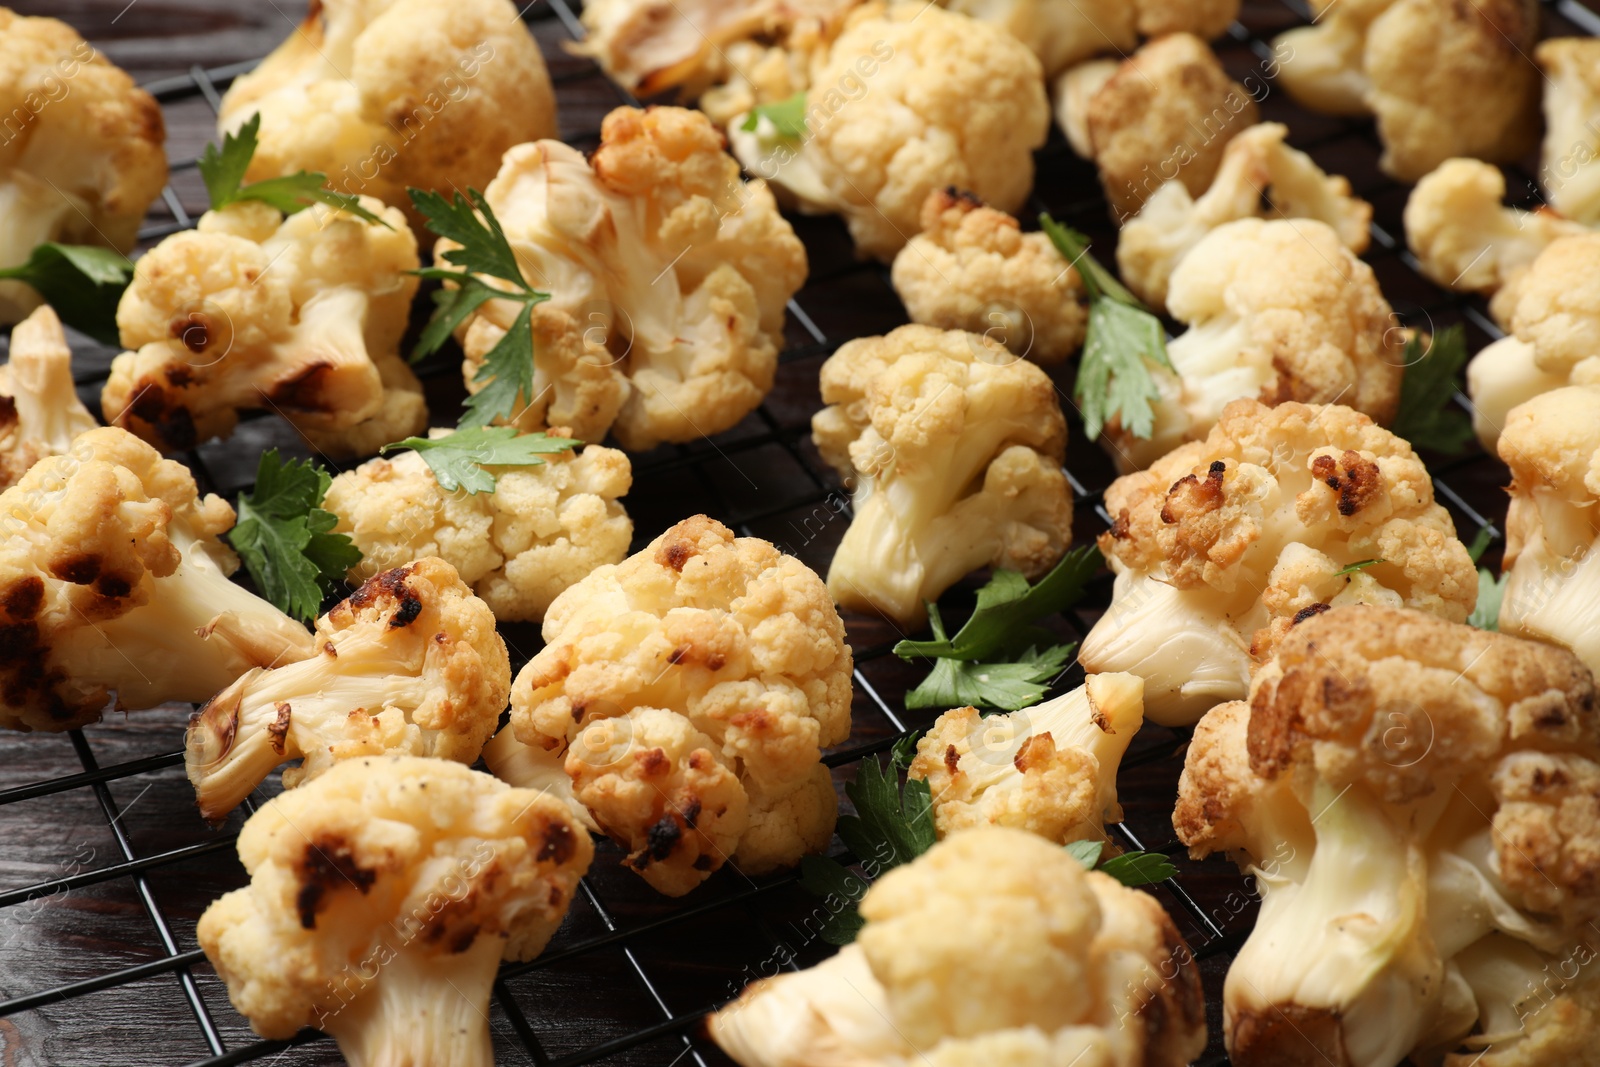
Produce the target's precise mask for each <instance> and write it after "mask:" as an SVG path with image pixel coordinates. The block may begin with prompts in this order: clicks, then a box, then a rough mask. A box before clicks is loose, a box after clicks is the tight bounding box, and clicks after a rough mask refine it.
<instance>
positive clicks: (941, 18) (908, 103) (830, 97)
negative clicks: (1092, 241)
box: [728, 3, 1050, 263]
mask: <svg viewBox="0 0 1600 1067" xmlns="http://www.w3.org/2000/svg"><path fill="white" fill-rule="evenodd" d="M813 84H814V85H816V86H818V87H819V90H818V91H814V92H812V93H811V94H810V95H809V96H808V98H807V105H806V133H805V136H804V137H802V138H800V139H799V140H798V141H796V140H793V139H788V138H785V137H783V136H782V135H781V133H780V132H779V131H777V130H776V128H775V127H774V126H773V124H772V123H771V122H770V121H763V122H761V123H759V124H758V125H757V128H756V129H755V130H754V131H748V132H747V131H745V130H743V129H741V127H742V126H743V122H742V121H739V122H733V123H731V124H730V125H729V127H728V136H729V138H730V139H731V141H732V142H733V148H734V152H735V153H736V154H737V155H738V157H739V160H740V162H742V163H743V164H744V165H745V167H746V169H748V170H749V171H750V172H751V173H752V174H759V175H761V176H762V177H765V178H768V179H770V180H771V181H772V182H773V183H774V184H776V185H777V186H779V188H781V189H784V190H787V191H788V193H790V194H792V195H793V196H794V197H795V198H796V199H798V201H799V203H800V206H801V208H802V210H805V211H810V212H817V213H834V214H839V215H843V216H844V220H845V223H846V225H848V226H849V228H850V236H851V237H852V238H854V239H855V243H856V251H857V252H858V253H859V254H860V255H862V256H863V257H872V258H875V259H879V260H882V261H884V262H886V263H887V262H889V261H890V260H892V259H893V258H894V255H895V253H896V252H898V251H900V249H901V247H903V246H904V245H905V243H906V241H907V239H909V238H910V237H911V236H912V235H914V234H915V233H916V232H917V230H918V228H919V226H920V221H921V213H922V205H923V203H924V202H925V201H926V200H927V198H928V194H929V193H930V192H933V191H934V190H935V189H942V188H945V187H947V186H952V185H953V186H956V187H957V188H960V189H968V190H971V191H972V193H973V194H974V195H976V196H978V197H979V198H981V199H982V200H983V201H984V202H985V203H987V204H992V205H993V206H994V207H996V208H998V209H999V210H1001V211H1005V212H1011V213H1014V212H1016V211H1017V210H1018V209H1019V208H1021V207H1022V203H1023V201H1024V200H1025V199H1027V196H1028V193H1029V191H1030V190H1031V189H1032V188H1033V150H1034V149H1035V148H1038V147H1039V146H1040V145H1042V144H1044V141H1045V135H1046V133H1047V132H1048V130H1049V126H1050V107H1049V103H1048V101H1047V100H1046V99H1045V93H1044V85H1043V81H1042V76H1041V73H1040V69H1039V61H1038V59H1036V58H1035V57H1034V55H1033V53H1031V52H1029V51H1028V49H1027V47H1026V46H1025V45H1023V44H1022V43H1021V42H1020V41H1018V40H1017V39H1016V38H1015V37H1013V36H1011V35H1010V34H1009V33H1007V32H1006V31H1005V30H1003V29H1001V28H999V27H998V26H994V25H991V24H989V23H987V22H979V21H975V20H973V19H970V18H967V17H966V16H965V15H959V14H954V13H951V12H949V11H945V10H944V9H942V8H938V7H932V6H929V5H928V4H922V3H900V4H895V5H894V6H892V7H890V8H889V9H888V10H886V11H885V10H884V9H883V8H882V7H881V5H876V4H869V5H867V6H865V7H863V8H861V9H859V10H858V11H857V12H856V13H855V14H854V15H853V16H852V18H851V21H850V23H849V25H848V27H847V28H846V29H845V30H844V32H843V33H841V34H840V36H839V39H838V40H837V41H835V42H834V44H833V47H832V48H831V49H830V50H829V52H828V57H827V59H826V61H825V62H824V63H823V64H822V65H821V66H820V68H819V69H818V70H817V72H816V75H815V78H814V79H813ZM822 87H826V91H822ZM857 87H859V88H857Z"/></svg>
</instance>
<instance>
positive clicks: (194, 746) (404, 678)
mask: <svg viewBox="0 0 1600 1067" xmlns="http://www.w3.org/2000/svg"><path fill="white" fill-rule="evenodd" d="M510 689H511V664H510V661H509V659H508V657H507V654H506V644H505V642H504V641H502V640H501V639H500V635H499V634H497V633H495V629H494V616H493V615H492V614H490V612H489V609H488V608H487V607H486V606H485V605H484V603H483V601H481V600H479V599H478V598H477V597H475V596H473V595H472V591H471V590H470V589H468V588H467V586H466V585H465V584H463V583H462V581H461V579H460V578H459V577H458V576H457V575H456V572H455V570H454V569H453V568H452V567H451V566H450V564H448V563H446V562H445V561H444V560H442V559H435V558H431V557H428V558H423V559H419V560H417V561H416V562H415V563H409V564H407V565H406V566H404V567H397V568H395V569H394V570H390V571H385V572H383V573H382V574H379V575H377V576H376V577H374V578H371V579H369V580H368V581H366V582H365V583H363V584H362V586H361V588H359V589H357V590H356V591H355V592H354V593H352V594H350V596H349V597H348V598H347V599H345V600H342V601H340V602H339V603H338V604H336V605H335V606H334V607H333V608H332V609H331V610H330V611H329V612H328V613H327V614H326V615H324V616H322V618H320V619H318V620H317V633H316V654H315V655H313V656H311V657H310V658H309V659H304V660H301V661H299V662H298V663H290V664H287V665H286V666H282V667H276V668H269V669H256V670H253V671H249V672H248V673H246V674H243V675H241V676H240V678H239V679H238V681H236V682H234V683H233V684H232V685H230V686H228V687H227V688H226V689H224V690H222V691H221V692H220V693H218V694H217V695H216V696H214V697H212V698H211V700H210V702H208V703H207V704H206V706H205V707H203V708H201V709H200V711H199V713H198V714H196V715H195V717H194V718H193V719H192V720H191V721H190V723H189V734H188V739H187V744H186V751H185V753H184V763H185V764H186V765H187V767H188V771H189V781H190V782H192V783H193V784H194V788H195V794H196V797H197V799H198V800H199V803H200V814H201V815H203V816H205V817H206V818H207V819H209V820H211V821H212V822H218V821H220V820H221V819H222V818H223V817H224V816H225V815H227V814H228V812H230V811H232V810H233V809H234V808H236V807H238V806H239V804H240V803H242V802H243V801H244V799H245V797H247V796H249V795H250V793H251V792H252V791H253V790H254V789H255V788H256V786H258V785H260V784H261V781H262V779H264V778H266V776H267V775H268V774H270V773H272V770H273V768H275V767H277V766H278V765H279V764H281V763H283V762H284V761H286V760H294V759H298V760H301V763H300V765H299V766H298V767H291V768H289V769H287V770H285V771H284V772H283V784H284V785H285V786H286V787H288V788H291V789H292V788H293V787H295V786H297V785H300V784H301V783H303V782H308V781H310V780H311V779H313V778H315V777H317V776H318V775H320V774H323V773H325V772H326V771H327V770H328V768H329V767H332V766H333V765H334V764H335V763H337V762H338V761H340V760H346V759H350V758H352V757H355V756H376V755H384V754H393V755H412V756H437V757H438V758H440V759H447V760H455V761H457V762H458V763H471V762H472V761H473V760H475V759H477V758H478V753H479V752H481V751H482V749H483V745H484V742H486V741H488V740H489V735H490V734H492V733H494V728H495V725H496V723H497V722H499V719H500V712H502V711H504V710H505V706H506V695H507V694H508V693H509V692H510Z"/></svg>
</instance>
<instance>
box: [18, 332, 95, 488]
mask: <svg viewBox="0 0 1600 1067" xmlns="http://www.w3.org/2000/svg"><path fill="white" fill-rule="evenodd" d="M96 425H98V424H97V423H96V422H95V421H94V416H93V415H91V414H89V409H88V408H86V407H84V406H83V401H81V400H79V399H78V390H77V386H76V385H75V384H74V383H73V381H72V350H71V349H70V348H68V347H67V335H66V333H65V332H63V331H62V329H61V320H60V319H59V318H57V317H56V313H55V312H54V311H52V310H51V309H50V307H49V306H47V305H41V306H40V307H39V308H37V309H36V310H35V311H34V312H33V314H31V315H29V316H28V317H27V318H26V319H24V320H23V321H22V322H21V323H19V324H18V325H17V328H16V329H14V330H12V331H11V359H10V360H9V362H7V363H6V364H5V365H4V366H0V489H4V488H5V487H6V486H9V485H15V484H17V480H18V479H19V478H21V477H22V476H23V475H24V474H25V473H27V470H28V468H29V467H31V466H33V465H34V464H35V463H37V462H39V460H41V459H44V458H45V457H46V456H59V455H61V454H62V453H63V452H65V451H66V450H67V449H68V447H70V446H71V444H72V439H73V438H75V437H77V436H78V435H79V434H80V433H86V432H88V431H89V430H92V429H94V428H95V426H96Z"/></svg>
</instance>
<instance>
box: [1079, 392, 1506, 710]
mask: <svg viewBox="0 0 1600 1067" xmlns="http://www.w3.org/2000/svg"><path fill="white" fill-rule="evenodd" d="M1105 505H1106V510H1107V511H1108V512H1110V514H1111V517H1112V520H1113V523H1112V528H1111V530H1110V531H1109V532H1107V533H1104V534H1102V535H1101V536H1100V551H1101V552H1102V553H1104V554H1105V557H1106V560H1107V562H1108V563H1109V564H1110V566H1111V570H1112V572H1113V573H1115V574H1116V583H1115V586H1114V587H1113V594H1112V603H1111V607H1110V608H1109V609H1108V610H1107V611H1106V613H1105V614H1104V615H1103V616H1101V618H1100V620H1099V622H1097V623H1096V624H1095V626H1094V629H1092V630H1091V631H1090V632H1089V635H1088V637H1086V638H1085V639H1084V642H1083V648H1082V649H1081V650H1080V652H1079V655H1078V659H1079V662H1080V663H1082V664H1083V666H1084V669H1085V670H1087V671H1088V672H1089V673H1091V674H1093V673H1097V672H1101V671H1128V672H1130V673H1133V674H1137V675H1139V676H1140V677H1142V678H1143V679H1144V680H1145V691H1144V706H1145V717H1146V718H1148V719H1150V720H1152V721H1154V722H1157V723H1160V724H1162V725H1164V726H1166V725H1186V724H1190V723H1193V722H1195V721H1196V720H1197V719H1198V718H1199V717H1200V716H1201V715H1202V714H1204V713H1205V711H1206V710H1208V709H1209V708H1211V707H1212V706H1213V705H1215V704H1219V703H1222V702H1223V701H1227V700H1238V699H1242V698H1243V697H1244V696H1245V694H1246V692H1247V691H1248V688H1249V684H1250V676H1251V672H1252V670H1253V669H1254V668H1255V667H1256V666H1257V665H1259V664H1260V663H1262V662H1263V661H1265V660H1266V659H1267V658H1268V657H1269V656H1270V655H1271V654H1272V650H1273V648H1274V647H1275V646H1276V644H1277V643H1278V642H1279V641H1280V640H1281V639H1282V638H1283V636H1284V634H1285V633H1287V632H1289V630H1290V628H1291V627H1292V626H1294V625H1295V624H1296V622H1297V621H1303V620H1305V619H1307V618H1310V617H1312V616H1314V615H1316V614H1317V613H1319V612H1322V611H1326V610H1328V608H1329V607H1338V606H1341V605H1344V604H1376V605H1385V606H1392V607H1402V606H1404V607H1409V608H1417V609H1420V610H1423V611H1427V612H1430V613H1432V614H1435V615H1438V616H1440V617H1442V618H1444V619H1447V620H1449V621H1451V622H1464V621H1465V620H1466V618H1467V615H1468V613H1469V612H1471V610H1472V607H1473V604H1474V603H1475V602H1476V600H1477V591H1478V582H1477V572H1476V571H1475V570H1474V569H1473V566H1472V560H1471V558H1470V557H1469V556H1468V555H1467V550H1466V546H1464V545H1463V544H1462V543H1461V542H1460V541H1459V540H1458V539H1457V538H1456V534H1455V526H1454V524H1452V523H1451V521H1450V515H1449V513H1448V512H1446V511H1445V509H1444V508H1443V507H1441V506H1440V505H1438V504H1437V503H1435V502H1434V499H1433V482H1432V480H1431V479H1430V478H1429V477H1428V472H1427V469H1426V468H1425V467H1423V465H1422V461H1421V460H1420V459H1418V458H1417V456H1416V453H1414V452H1413V451H1412V450H1411V446H1410V445H1408V444H1406V442H1404V441H1402V440H1401V439H1400V438H1398V437H1395V436H1394V435H1393V434H1391V433H1390V432H1389V431H1387V430H1385V429H1383V428H1382V427H1381V426H1378V425H1377V424H1375V423H1374V422H1373V421H1372V420H1371V419H1369V418H1368V417H1367V416H1365V415H1362V414H1361V413H1360V412H1357V411H1352V410H1351V409H1349V408H1346V407H1340V406H1337V405H1332V404H1329V405H1325V406H1318V405H1310V404H1299V403H1293V402H1291V403H1286V404H1280V405H1279V406H1277V407H1275V408H1268V407H1265V406H1263V405H1262V404H1260V403H1259V402H1257V401H1254V400H1236V401H1234V402H1233V403H1232V404H1230V405H1228V407H1227V408H1226V409H1224V410H1223V413H1222V418H1221V420H1220V421H1219V422H1218V423H1217V425H1216V427H1215V428H1214V429H1213V430H1212V431H1211V434H1210V436H1209V437H1207V438H1206V439H1205V440H1204V441H1194V442H1191V443H1189V444H1186V445H1182V446H1180V447H1179V448H1177V449H1174V450H1173V451H1172V452H1171V453H1169V454H1168V455H1167V456H1165V457H1163V458H1162V459H1161V460H1159V461H1158V462H1157V463H1156V464H1155V465H1153V466H1152V467H1151V468H1150V469H1149V470H1146V471H1142V472H1140V473H1138V474H1130V475H1126V476H1124V477H1122V478H1118V479H1117V480H1116V481H1115V482H1114V483H1112V485H1111V487H1110V488H1109V489H1108V490H1107V491H1106V496H1105ZM1357 564H1360V566H1355V565H1357Z"/></svg>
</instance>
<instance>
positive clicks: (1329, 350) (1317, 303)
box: [1106, 218, 1405, 472]
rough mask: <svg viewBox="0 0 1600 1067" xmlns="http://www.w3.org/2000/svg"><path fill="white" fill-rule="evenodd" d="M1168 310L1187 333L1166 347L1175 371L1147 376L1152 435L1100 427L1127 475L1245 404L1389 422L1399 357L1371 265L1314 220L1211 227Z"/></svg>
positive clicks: (1176, 278) (1175, 281) (1183, 268)
mask: <svg viewBox="0 0 1600 1067" xmlns="http://www.w3.org/2000/svg"><path fill="white" fill-rule="evenodd" d="M1167 307H1168V309H1169V310H1170V311H1171V313H1172V315H1173V317H1174V318H1176V319H1178V320H1179V321H1180V322H1184V323H1187V324H1188V326H1189V329H1188V330H1186V331H1185V332H1184V333H1182V334H1181V335H1179V336H1178V337H1177V338H1176V339H1175V340H1173V341H1172V342H1170V343H1169V344H1168V345H1167V355H1168V357H1169V358H1170V359H1171V361H1172V366H1173V370H1174V371H1176V373H1173V371H1168V370H1166V369H1165V368H1158V369H1155V370H1153V371H1152V372H1151V373H1152V376H1153V378H1154V380H1155V382H1156V386H1157V388H1158V389H1160V390H1161V396H1160V398H1159V399H1158V400H1157V402H1156V403H1155V405H1154V407H1155V426H1154V430H1153V432H1152V433H1151V435H1150V437H1149V438H1141V437H1135V436H1134V435H1133V434H1132V433H1130V432H1128V431H1127V430H1125V429H1124V428H1122V426H1121V425H1120V424H1118V425H1115V426H1111V427H1108V428H1107V431H1106V437H1107V441H1108V443H1109V444H1110V446H1111V449H1112V452H1113V454H1114V455H1115V456H1116V458H1117V463H1118V465H1119V466H1120V467H1121V468H1122V469H1123V470H1124V472H1126V471H1127V470H1129V469H1132V468H1137V467H1142V466H1145V465H1148V464H1150V463H1153V462H1154V461H1155V460H1157V459H1158V458H1160V457H1161V456H1164V455H1166V454H1167V452H1169V451H1171V450H1172V449H1173V448H1175V447H1176V446H1177V445H1179V444H1180V443H1182V442H1184V441H1194V440H1199V439H1200V438H1203V437H1204V436H1205V435H1206V434H1208V433H1210V432H1211V428H1212V427H1213V426H1215V425H1216V423H1217V419H1218V418H1219V417H1220V416H1221V415H1222V412H1223V410H1224V409H1225V408H1226V407H1227V405H1228V404H1230V403H1231V402H1233V401H1234V400H1237V399H1239V398H1241V397H1251V398H1254V399H1257V400H1260V401H1261V402H1262V403H1264V404H1268V405H1271V404H1281V403H1283V402H1285V401H1289V400H1293V401H1298V402H1300V403H1306V404H1331V403H1342V404H1344V405H1345V406H1346V407H1351V408H1355V409H1356V410H1357V411H1361V412H1363V413H1365V414H1367V415H1370V416H1371V417H1372V418H1373V419H1375V420H1376V421H1378V422H1380V423H1386V422H1388V421H1389V420H1390V419H1392V418H1393V417H1394V413H1395V408H1396V407H1397V405H1398V404H1399V401H1400V380H1401V376H1402V375H1403V374H1404V362H1405V361H1404V357H1403V353H1402V351H1401V345H1400V344H1399V343H1397V342H1398V339H1399V335H1398V334H1397V333H1396V332H1395V331H1393V330H1392V329H1391V326H1392V321H1393V312H1391V311H1390V308H1389V302H1388V301H1387V300H1385V299H1384V298H1383V293H1381V292H1380V291H1379V290H1378V280H1377V278H1376V277H1375V276H1374V275H1373V273H1372V268H1371V267H1369V266H1367V265H1366V264H1365V263H1363V262H1362V261H1361V260H1359V259H1357V258H1356V257H1355V255H1354V254H1353V253H1351V252H1350V250H1349V249H1348V248H1346V247H1345V246H1344V245H1343V243H1342V242H1341V241H1340V238H1339V234H1338V233H1336V232H1335V231H1334V230H1332V229H1331V228H1329V227H1328V226H1326V225H1324V224H1322V223H1320V222H1318V221H1316V220H1315V219H1296V220H1289V219H1274V220H1272V221H1270V222H1269V221H1265V220H1262V219H1253V218H1252V219H1240V220H1239V221H1237V222H1230V223H1227V224H1226V225H1224V226H1221V227H1218V228H1217V229H1215V230H1213V231H1212V232H1211V233H1209V234H1207V235H1206V236H1205V237H1204V238H1202V239H1201V241H1200V242H1199V243H1198V244H1197V245H1195V246H1194V248H1193V249H1192V250H1191V251H1190V252H1189V254H1188V255H1187V256H1185V257H1184V258H1183V260H1182V262H1180V263H1179V264H1178V269H1177V270H1176V271H1174V272H1173V275H1172V286H1171V290H1170V292H1169V293H1168V294H1167Z"/></svg>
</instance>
